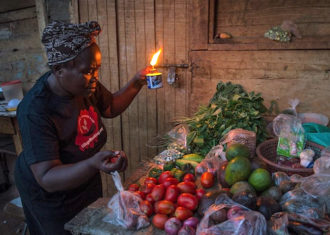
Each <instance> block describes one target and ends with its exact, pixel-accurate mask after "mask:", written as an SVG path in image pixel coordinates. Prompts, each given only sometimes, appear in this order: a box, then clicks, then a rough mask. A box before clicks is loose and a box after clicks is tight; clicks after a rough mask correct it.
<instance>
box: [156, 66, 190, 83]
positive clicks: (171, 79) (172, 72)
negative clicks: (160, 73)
mask: <svg viewBox="0 0 330 235" xmlns="http://www.w3.org/2000/svg"><path fill="white" fill-rule="evenodd" d="M157 67H159V68H168V74H167V83H168V84H169V85H171V86H175V85H176V84H177V83H178V82H177V81H178V79H179V76H178V74H177V73H176V69H177V68H189V65H188V64H164V65H160V66H157Z"/></svg>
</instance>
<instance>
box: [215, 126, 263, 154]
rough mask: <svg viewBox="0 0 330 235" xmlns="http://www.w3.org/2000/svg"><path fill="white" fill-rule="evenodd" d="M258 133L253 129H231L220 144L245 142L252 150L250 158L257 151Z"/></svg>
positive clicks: (228, 144)
mask: <svg viewBox="0 0 330 235" xmlns="http://www.w3.org/2000/svg"><path fill="white" fill-rule="evenodd" d="M256 142H257V135H256V133H255V132H253V131H248V130H244V129H241V128H237V129H234V130H231V131H229V132H228V133H227V134H226V135H225V136H224V137H223V138H222V139H221V140H220V145H224V144H227V147H229V146H230V145H232V144H237V143H238V144H243V145H245V146H246V147H248V148H249V150H250V158H253V157H254V155H255V151H256Z"/></svg>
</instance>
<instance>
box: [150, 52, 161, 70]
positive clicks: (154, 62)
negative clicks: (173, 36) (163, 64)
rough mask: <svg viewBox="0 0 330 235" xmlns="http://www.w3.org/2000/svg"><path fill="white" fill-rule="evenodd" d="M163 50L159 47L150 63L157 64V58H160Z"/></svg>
mask: <svg viewBox="0 0 330 235" xmlns="http://www.w3.org/2000/svg"><path fill="white" fill-rule="evenodd" d="M161 51H162V49H159V50H158V51H157V52H156V53H155V54H154V55H153V56H152V59H151V61H150V65H152V66H155V65H156V63H157V59H158V56H159V54H160V52H161Z"/></svg>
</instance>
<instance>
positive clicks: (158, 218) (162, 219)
mask: <svg viewBox="0 0 330 235" xmlns="http://www.w3.org/2000/svg"><path fill="white" fill-rule="evenodd" d="M167 220H168V217H167V215H163V214H156V215H155V216H154V217H153V218H152V224H153V225H154V226H155V227H156V228H159V229H164V225H165V223H166V221H167Z"/></svg>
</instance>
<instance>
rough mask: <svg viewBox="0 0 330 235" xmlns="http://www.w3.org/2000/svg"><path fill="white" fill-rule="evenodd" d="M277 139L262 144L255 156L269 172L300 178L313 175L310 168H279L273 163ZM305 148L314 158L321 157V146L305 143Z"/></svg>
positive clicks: (279, 166) (275, 155)
mask: <svg viewBox="0 0 330 235" xmlns="http://www.w3.org/2000/svg"><path fill="white" fill-rule="evenodd" d="M277 142H278V139H270V140H266V141H264V142H262V143H261V144H259V145H258V147H257V155H258V157H259V159H260V160H261V161H262V162H264V163H265V164H266V165H267V168H268V170H269V171H270V172H272V173H273V172H276V171H282V172H285V173H286V174H288V175H293V174H299V175H302V176H309V175H312V174H313V169H312V168H291V167H287V166H281V165H278V164H276V163H275V159H276V157H277V153H276V149H277ZM305 148H310V149H312V150H313V151H314V152H315V157H316V158H319V157H320V155H321V151H322V149H324V147H323V146H321V145H318V144H315V143H312V142H309V141H307V142H306V146H305Z"/></svg>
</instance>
